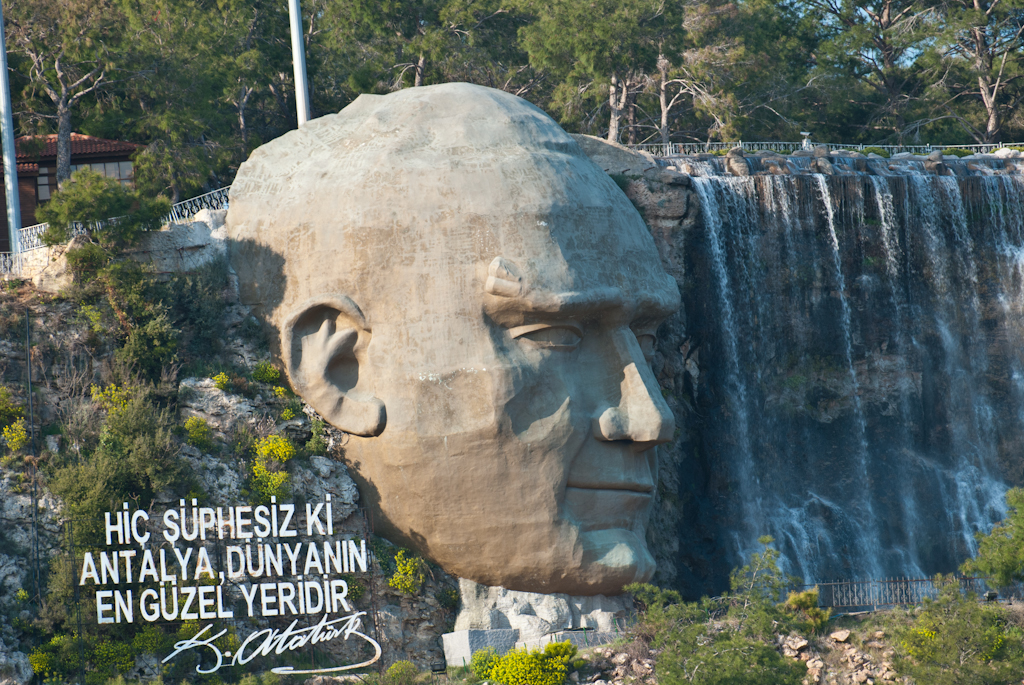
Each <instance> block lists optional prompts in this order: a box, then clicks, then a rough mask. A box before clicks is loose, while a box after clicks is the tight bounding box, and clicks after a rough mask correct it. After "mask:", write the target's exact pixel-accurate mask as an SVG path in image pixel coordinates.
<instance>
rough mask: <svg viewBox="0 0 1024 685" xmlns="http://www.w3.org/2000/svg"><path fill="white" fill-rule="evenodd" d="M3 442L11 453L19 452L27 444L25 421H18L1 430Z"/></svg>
mask: <svg viewBox="0 0 1024 685" xmlns="http://www.w3.org/2000/svg"><path fill="white" fill-rule="evenodd" d="M3 436H4V442H6V443H7V449H9V450H10V451H11V452H18V451H20V450H21V449H22V448H23V447H25V445H27V444H28V430H27V429H26V427H25V419H18V420H17V421H15V422H14V423H12V424H11V425H9V426H4V429H3Z"/></svg>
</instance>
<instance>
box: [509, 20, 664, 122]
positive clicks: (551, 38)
mask: <svg viewBox="0 0 1024 685" xmlns="http://www.w3.org/2000/svg"><path fill="white" fill-rule="evenodd" d="M524 7H525V8H526V9H528V11H529V12H530V13H531V14H532V15H533V20H532V21H531V22H530V23H529V24H527V25H525V26H523V27H522V28H521V29H520V30H519V37H520V40H521V41H522V45H523V47H524V49H525V50H526V51H527V53H528V54H529V56H530V62H531V63H532V64H533V65H534V66H535V67H537V68H538V69H543V70H545V71H548V72H549V73H551V74H552V75H553V76H554V77H556V78H557V79H558V80H559V81H560V84H559V86H558V88H557V89H556V92H555V104H556V105H558V106H560V107H561V109H562V110H563V115H564V114H566V113H567V112H568V110H571V109H572V107H573V106H574V105H576V104H577V103H578V101H579V100H580V99H582V98H584V97H589V98H598V97H603V96H600V95H599V94H600V93H606V94H607V101H606V102H607V105H608V112H609V116H608V133H607V137H608V140H609V141H612V142H618V139H619V130H620V122H621V120H622V118H623V116H629V115H630V113H631V112H632V111H633V108H634V107H635V104H636V97H637V95H638V94H639V93H640V92H641V91H642V90H643V89H644V87H645V86H646V85H647V83H648V82H649V79H648V75H649V74H652V73H654V72H655V71H656V70H657V62H658V57H659V56H660V55H663V54H664V53H665V52H666V51H669V52H672V51H674V50H672V49H671V47H669V46H670V45H675V44H676V43H677V42H679V41H681V40H682V38H683V29H682V18H681V15H680V14H679V12H678V10H679V9H681V6H680V4H679V3H665V2H663V1H662V0H595V1H594V2H590V3H582V2H578V0H553V1H550V2H549V1H546V0H545V1H541V0H526V1H525V3H524Z"/></svg>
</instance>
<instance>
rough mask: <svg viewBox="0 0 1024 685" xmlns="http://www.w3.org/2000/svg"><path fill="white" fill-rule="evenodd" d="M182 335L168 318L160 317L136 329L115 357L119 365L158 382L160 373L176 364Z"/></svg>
mask: <svg viewBox="0 0 1024 685" xmlns="http://www.w3.org/2000/svg"><path fill="white" fill-rule="evenodd" d="M180 333H181V331H179V330H178V329H176V328H174V326H172V325H171V322H170V320H169V319H168V318H167V314H165V313H161V314H159V315H157V316H155V317H154V318H152V319H150V320H149V321H146V323H145V324H143V325H141V326H135V327H134V328H132V330H131V332H130V333H128V340H126V341H125V344H124V346H123V347H122V348H121V349H119V350H118V351H117V352H116V354H115V356H116V358H117V359H118V361H121V362H124V363H125V364H128V365H130V366H133V367H135V368H136V369H137V370H138V371H139V372H140V373H142V374H143V375H144V376H146V377H147V378H158V377H159V376H160V371H161V370H162V369H163V368H164V367H165V366H167V365H168V364H172V363H173V362H175V361H177V355H176V354H175V352H176V350H177V349H178V337H179V335H180Z"/></svg>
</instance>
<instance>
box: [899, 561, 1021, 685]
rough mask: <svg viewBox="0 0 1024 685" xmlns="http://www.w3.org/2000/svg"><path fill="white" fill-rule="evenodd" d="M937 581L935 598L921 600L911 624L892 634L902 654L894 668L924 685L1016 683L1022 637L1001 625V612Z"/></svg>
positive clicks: (954, 584)
mask: <svg viewBox="0 0 1024 685" xmlns="http://www.w3.org/2000/svg"><path fill="white" fill-rule="evenodd" d="M937 580H938V582H939V584H940V585H941V586H942V587H941V589H940V591H939V596H938V598H936V599H934V600H933V599H927V598H926V599H925V600H924V604H923V607H922V609H921V611H920V612H919V613H917V616H916V618H915V620H914V623H913V624H912V625H910V626H908V627H907V628H905V629H904V630H902V631H900V632H899V633H898V634H897V638H898V639H899V644H900V646H901V647H902V648H903V651H904V653H905V654H906V657H905V658H902V659H900V660H899V661H898V662H897V667H898V668H899V670H900V671H901V672H902V673H905V674H907V675H909V676H911V677H913V678H914V680H915V681H916V682H918V683H929V685H954V683H972V684H974V683H976V684H978V685H988V684H992V685H994V684H995V683H1009V682H1016V680H1017V679H1019V678H1020V672H1021V663H1022V659H1024V652H1022V649H1021V639H1022V637H1024V633H1022V631H1021V630H1020V628H1018V627H1010V628H1008V627H1007V626H1006V619H1005V613H1006V610H1005V609H1004V608H1002V607H993V606H987V605H984V604H981V603H979V602H978V598H977V596H975V595H974V593H966V594H964V593H962V592H961V590H960V583H959V581H957V580H956V579H955V578H953V577H952V576H948V577H945V578H943V577H942V576H939V577H938V579H937Z"/></svg>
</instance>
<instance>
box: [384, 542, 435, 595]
mask: <svg viewBox="0 0 1024 685" xmlns="http://www.w3.org/2000/svg"><path fill="white" fill-rule="evenodd" d="M395 568H396V570H395V574H394V575H393V576H391V578H390V579H389V580H388V585H389V586H390V587H391V588H393V589H395V590H398V591H399V592H404V593H405V594H407V595H417V594H419V592H420V589H421V588H422V587H423V583H424V581H426V579H427V574H426V570H427V563H426V562H425V561H423V560H422V559H420V558H419V557H416V556H407V555H406V552H405V550H404V549H403V550H399V552H398V554H396V555H395Z"/></svg>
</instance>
